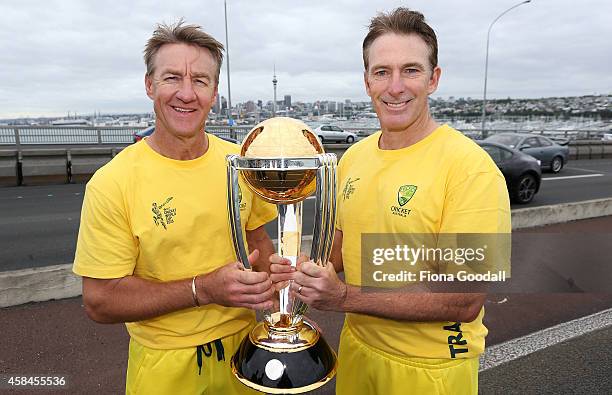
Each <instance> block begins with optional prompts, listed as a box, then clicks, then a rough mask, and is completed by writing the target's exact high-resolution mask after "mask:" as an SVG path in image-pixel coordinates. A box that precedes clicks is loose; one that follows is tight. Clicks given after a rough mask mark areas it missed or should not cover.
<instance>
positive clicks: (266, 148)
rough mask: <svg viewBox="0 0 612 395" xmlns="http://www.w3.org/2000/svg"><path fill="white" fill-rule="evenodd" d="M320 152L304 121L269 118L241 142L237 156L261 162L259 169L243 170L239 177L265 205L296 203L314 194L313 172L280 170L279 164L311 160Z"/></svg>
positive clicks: (308, 170)
mask: <svg viewBox="0 0 612 395" xmlns="http://www.w3.org/2000/svg"><path fill="white" fill-rule="evenodd" d="M322 153H324V150H323V145H322V144H321V142H320V141H319V139H318V138H317V136H316V135H315V134H314V133H313V132H312V130H311V129H310V127H309V126H308V125H306V124H305V123H304V122H302V121H299V120H297V119H293V118H287V117H276V118H270V119H267V120H265V121H263V122H261V123H259V124H258V125H256V126H255V127H254V128H253V130H251V132H249V134H248V135H247V136H246V138H245V139H244V142H243V143H242V150H241V152H240V154H241V156H243V157H246V158H250V159H262V166H261V168H259V169H258V170H247V171H243V172H242V175H243V177H244V179H245V181H246V182H247V183H248V184H249V186H250V187H251V188H252V189H253V190H254V191H255V193H257V194H258V195H259V196H260V197H261V198H262V199H264V200H266V201H267V202H270V203H285V204H287V203H294V202H298V201H300V200H303V199H305V198H306V197H308V196H309V195H310V194H312V193H313V192H314V190H315V188H316V181H315V178H316V169H310V168H308V167H303V168H299V169H296V170H290V171H287V170H283V171H280V170H281V169H283V168H284V167H285V166H284V164H285V163H283V162H291V161H299V158H313V157H316V156H317V155H318V154H322ZM264 159H265V160H264ZM270 159H274V160H270Z"/></svg>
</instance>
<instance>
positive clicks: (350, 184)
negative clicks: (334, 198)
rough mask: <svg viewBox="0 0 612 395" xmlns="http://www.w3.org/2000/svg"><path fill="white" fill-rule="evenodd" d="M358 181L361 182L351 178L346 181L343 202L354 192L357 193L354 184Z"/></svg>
mask: <svg viewBox="0 0 612 395" xmlns="http://www.w3.org/2000/svg"><path fill="white" fill-rule="evenodd" d="M357 181H359V178H355V179H354V180H351V177H349V178H348V179H347V180H346V184H344V189H343V190H342V200H343V201H344V200H346V199H348V198H350V197H351V195H352V194H353V192H355V187H354V186H353V183H355V182H357Z"/></svg>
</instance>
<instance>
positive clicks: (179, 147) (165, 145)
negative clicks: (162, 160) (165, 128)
mask: <svg viewBox="0 0 612 395" xmlns="http://www.w3.org/2000/svg"><path fill="white" fill-rule="evenodd" d="M145 141H146V142H147V144H148V145H149V147H151V148H152V149H153V151H155V152H157V153H158V154H160V155H162V156H165V157H166V158H170V159H175V160H192V159H197V158H199V157H200V156H202V155H204V154H205V153H206V151H208V136H207V135H206V133H198V134H197V135H196V136H190V137H177V136H172V135H168V134H165V133H159V134H158V133H157V131H155V133H153V134H152V135H151V136H150V137H148V138H147V139H146V140H145Z"/></svg>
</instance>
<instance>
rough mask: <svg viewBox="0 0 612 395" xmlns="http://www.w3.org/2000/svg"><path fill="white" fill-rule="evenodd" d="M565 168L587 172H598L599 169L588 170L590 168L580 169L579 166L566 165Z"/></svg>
mask: <svg viewBox="0 0 612 395" xmlns="http://www.w3.org/2000/svg"><path fill="white" fill-rule="evenodd" d="M566 169H567V170H570V169H571V170H580V171H586V172H587V173H599V171H597V170H590V169H582V168H580V167H566Z"/></svg>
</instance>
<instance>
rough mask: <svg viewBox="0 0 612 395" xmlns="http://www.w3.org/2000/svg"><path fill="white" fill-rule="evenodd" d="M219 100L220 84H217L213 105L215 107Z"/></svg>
mask: <svg viewBox="0 0 612 395" xmlns="http://www.w3.org/2000/svg"><path fill="white" fill-rule="evenodd" d="M217 100H219V85H218V84H217V85H215V90H214V91H213V99H212V104H211V107H214V106H215V104H217Z"/></svg>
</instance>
